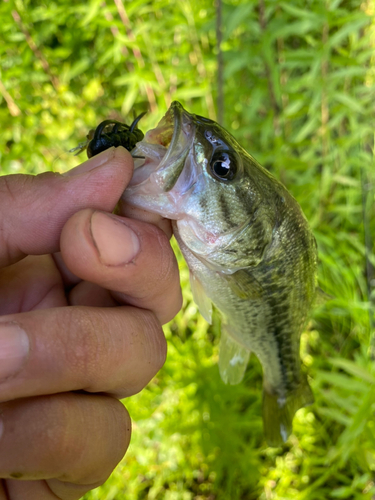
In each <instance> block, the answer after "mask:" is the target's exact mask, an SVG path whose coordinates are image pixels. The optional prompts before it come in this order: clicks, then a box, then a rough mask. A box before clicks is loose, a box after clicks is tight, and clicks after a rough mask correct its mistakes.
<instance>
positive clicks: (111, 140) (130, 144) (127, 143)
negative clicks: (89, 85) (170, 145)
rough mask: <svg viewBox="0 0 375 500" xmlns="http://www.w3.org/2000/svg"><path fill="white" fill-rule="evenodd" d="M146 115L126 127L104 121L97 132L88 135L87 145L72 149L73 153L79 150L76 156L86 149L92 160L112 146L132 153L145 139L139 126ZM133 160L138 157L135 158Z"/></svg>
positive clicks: (138, 117) (118, 123)
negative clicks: (138, 143) (120, 147)
mask: <svg viewBox="0 0 375 500" xmlns="http://www.w3.org/2000/svg"><path fill="white" fill-rule="evenodd" d="M145 114H146V112H144V113H141V114H140V115H139V116H137V118H136V119H135V120H134V121H133V123H132V124H131V125H126V123H121V122H119V121H117V120H104V121H103V122H101V123H100V124H99V125H98V126H97V127H96V129H95V130H90V132H89V133H88V134H87V141H86V142H85V143H83V144H80V145H79V146H77V147H76V148H74V149H71V152H73V151H77V150H78V152H77V153H76V154H79V153H81V151H83V150H84V149H86V151H87V157H88V158H92V157H93V156H96V155H97V154H99V153H101V152H102V151H105V150H106V149H108V148H111V147H112V146H114V147H116V148H117V147H118V146H122V147H124V148H125V149H127V150H128V151H131V150H132V149H133V148H134V147H135V145H136V143H137V142H139V141H141V140H142V139H143V137H144V133H143V132H142V130H140V129H139V128H138V127H137V125H138V122H139V120H140V119H141V118H142V117H143V116H144V115H145ZM133 158H138V157H137V156H133Z"/></svg>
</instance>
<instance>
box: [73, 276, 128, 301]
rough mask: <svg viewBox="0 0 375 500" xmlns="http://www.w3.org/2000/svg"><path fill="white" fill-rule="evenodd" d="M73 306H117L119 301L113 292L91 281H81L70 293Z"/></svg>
mask: <svg viewBox="0 0 375 500" xmlns="http://www.w3.org/2000/svg"><path fill="white" fill-rule="evenodd" d="M69 304H70V305H71V306H91V307H115V306H118V305H119V303H118V302H117V301H116V300H115V299H114V298H113V297H112V295H111V292H110V291H109V290H106V289H105V288H102V287H101V286H99V285H96V284H95V283H90V282H89V281H81V282H80V283H79V284H78V285H76V286H75V287H74V288H73V289H72V290H71V292H70V293H69Z"/></svg>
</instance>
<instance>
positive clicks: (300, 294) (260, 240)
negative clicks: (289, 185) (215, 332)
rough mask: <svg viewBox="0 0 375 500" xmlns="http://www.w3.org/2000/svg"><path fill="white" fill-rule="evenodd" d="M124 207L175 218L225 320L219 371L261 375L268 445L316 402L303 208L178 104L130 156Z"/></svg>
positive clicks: (231, 380) (216, 128)
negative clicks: (310, 375) (308, 338)
mask: <svg viewBox="0 0 375 500" xmlns="http://www.w3.org/2000/svg"><path fill="white" fill-rule="evenodd" d="M132 154H134V155H135V156H141V157H144V158H143V159H136V160H135V170H134V174H133V178H132V180H131V182H130V184H129V186H128V187H127V189H126V190H125V192H124V194H123V196H122V199H123V200H124V201H125V203H127V204H129V205H132V206H134V207H138V208H142V209H144V210H147V211H149V212H153V213H156V214H159V215H161V216H162V217H165V218H168V219H171V221H172V226H173V233H174V236H175V238H176V240H177V242H178V245H179V247H180V249H181V252H182V254H183V256H184V258H185V260H186V262H187V265H188V267H189V271H190V283H191V288H192V293H193V298H194V301H195V302H196V304H197V306H198V308H199V310H200V312H201V314H202V315H203V317H204V318H205V319H206V320H207V321H208V322H209V323H211V321H212V305H214V306H215V308H216V309H217V310H218V311H219V313H220V315H221V340H220V349H219V370H220V375H221V378H222V379H223V381H224V382H225V383H227V384H237V383H240V382H241V380H242V379H243V377H244V374H245V370H246V367H247V364H248V361H249V356H250V353H251V352H253V353H254V354H255V355H256V356H257V357H258V359H259V361H260V363H261V365H262V368H263V399H262V417H263V429H264V436H265V439H266V441H267V443H268V445H269V446H274V447H276V446H281V445H282V444H283V443H285V442H286V440H287V439H288V437H289V435H290V434H291V432H292V422H293V417H294V414H295V412H296V411H297V410H298V409H299V408H302V407H304V406H307V405H309V404H312V403H313V401H314V397H313V393H312V390H311V388H310V386H309V383H308V380H307V375H306V373H305V371H304V370H303V369H302V367H301V359H300V352H299V351H300V336H301V333H302V331H303V328H304V326H305V324H306V321H307V318H308V314H309V311H310V309H311V307H312V304H313V302H314V298H315V295H316V289H317V283H316V282H317V245H316V241H315V238H314V236H313V234H312V231H311V229H310V227H309V224H308V221H307V219H306V217H305V216H304V214H303V212H302V209H301V208H300V206H299V204H298V203H297V201H296V200H295V199H294V198H293V197H292V195H291V194H290V193H289V192H288V190H287V189H286V188H285V187H284V186H283V184H281V182H279V181H278V180H277V179H276V178H275V177H274V176H273V175H272V174H271V173H270V172H269V171H267V170H266V169H264V168H263V167H262V166H261V165H260V164H259V163H258V162H257V161H256V160H255V158H253V157H252V156H251V155H250V154H249V153H248V152H247V151H246V150H245V149H244V148H243V147H241V146H240V145H239V143H238V142H237V141H236V139H235V138H234V137H233V136H232V135H231V134H230V133H229V132H227V131H226V130H225V129H224V128H223V127H221V126H220V125H219V124H218V123H216V122H215V121H213V120H210V119H209V118H205V117H203V116H200V115H196V114H192V113H189V112H188V111H186V110H185V109H184V108H183V106H182V105H181V104H180V103H179V102H177V101H174V102H173V103H172V104H171V106H170V108H169V109H168V111H167V113H166V114H165V116H164V117H163V118H162V119H161V121H160V122H159V123H158V125H157V127H156V128H154V129H151V130H149V131H148V132H147V133H146V135H145V137H144V139H143V140H142V141H140V142H138V143H137V144H136V147H135V149H133V150H132Z"/></svg>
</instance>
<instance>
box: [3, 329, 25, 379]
mask: <svg viewBox="0 0 375 500" xmlns="http://www.w3.org/2000/svg"><path fill="white" fill-rule="evenodd" d="M28 353H29V339H28V337H27V335H26V333H25V332H24V331H23V330H22V328H20V327H19V326H18V325H17V324H16V323H0V382H2V381H4V380H5V379H7V378H9V377H11V376H12V375H15V374H16V373H17V372H18V371H19V370H20V369H21V368H22V366H23V364H24V362H25V360H26V358H27V355H28Z"/></svg>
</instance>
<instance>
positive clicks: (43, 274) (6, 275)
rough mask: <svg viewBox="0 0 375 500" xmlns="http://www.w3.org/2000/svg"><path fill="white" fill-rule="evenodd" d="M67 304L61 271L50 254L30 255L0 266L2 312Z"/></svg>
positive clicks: (0, 313) (12, 312)
mask: <svg viewBox="0 0 375 500" xmlns="http://www.w3.org/2000/svg"><path fill="white" fill-rule="evenodd" d="M65 305H67V300H66V297H65V293H64V287H63V283H62V280H61V275H60V273H59V271H58V270H57V268H56V266H55V263H54V261H53V259H52V257H51V256H50V255H29V256H27V257H26V258H25V259H23V260H21V261H19V262H16V263H15V264H13V265H11V266H7V267H5V268H3V269H0V316H1V315H5V314H14V313H18V312H23V311H32V310H35V309H46V308H49V307H60V306H65Z"/></svg>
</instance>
